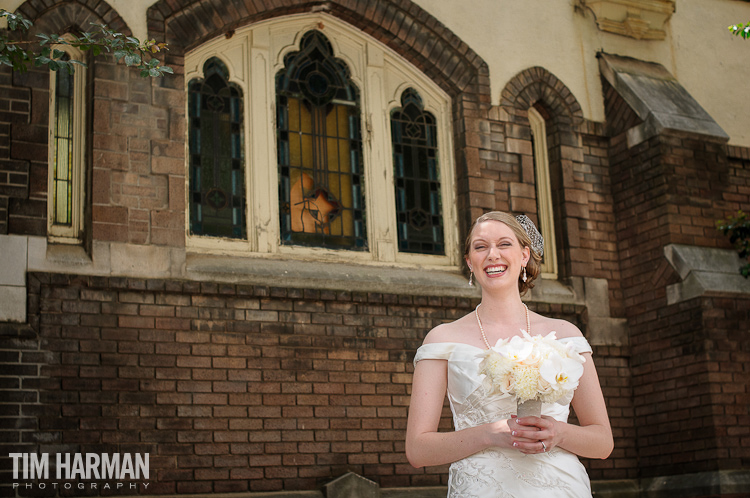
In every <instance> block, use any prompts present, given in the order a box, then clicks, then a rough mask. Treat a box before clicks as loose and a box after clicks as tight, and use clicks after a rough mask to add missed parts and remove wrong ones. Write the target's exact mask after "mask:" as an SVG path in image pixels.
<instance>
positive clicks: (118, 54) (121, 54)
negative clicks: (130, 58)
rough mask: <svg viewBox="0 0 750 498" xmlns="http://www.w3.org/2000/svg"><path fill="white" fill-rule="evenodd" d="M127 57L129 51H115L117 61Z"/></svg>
mask: <svg viewBox="0 0 750 498" xmlns="http://www.w3.org/2000/svg"><path fill="white" fill-rule="evenodd" d="M126 55H128V51H127V50H115V59H117V60H118V61H119V60H120V59H122V58H123V57H125V56H126Z"/></svg>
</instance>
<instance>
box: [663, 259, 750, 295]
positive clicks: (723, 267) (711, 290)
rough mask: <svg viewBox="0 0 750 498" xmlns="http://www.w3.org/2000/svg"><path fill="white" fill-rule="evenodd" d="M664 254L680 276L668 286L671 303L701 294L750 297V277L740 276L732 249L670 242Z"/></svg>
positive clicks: (738, 264) (739, 263)
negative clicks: (679, 279)
mask: <svg viewBox="0 0 750 498" xmlns="http://www.w3.org/2000/svg"><path fill="white" fill-rule="evenodd" d="M664 257H665V258H666V259H667V261H668V262H669V264H670V265H672V267H673V268H674V269H675V271H676V272H677V274H678V275H679V276H680V278H681V279H682V282H678V283H676V284H672V285H669V286H667V303H668V304H670V305H671V304H676V303H681V302H683V301H687V300H689V299H693V298H696V297H701V296H719V297H721V296H737V295H741V296H750V279H747V278H744V277H743V276H742V275H740V266H741V261H740V259H739V256H738V255H737V253H736V252H735V251H733V250H731V249H715V248H711V247H697V246H688V245H680V244H669V245H667V246H665V247H664Z"/></svg>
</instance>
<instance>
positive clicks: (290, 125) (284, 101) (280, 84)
mask: <svg viewBox="0 0 750 498" xmlns="http://www.w3.org/2000/svg"><path fill="white" fill-rule="evenodd" d="M360 119H361V118H360V104H359V90H358V89H357V87H356V86H355V85H354V84H353V83H352V81H351V80H350V77H349V68H348V67H347V66H346V64H345V63H344V62H343V61H341V60H339V59H336V58H335V57H334V54H333V48H332V46H331V44H330V42H329V41H328V39H327V38H326V37H325V36H324V35H323V34H322V33H321V32H320V31H315V30H314V31H309V32H307V33H306V34H305V35H304V36H303V37H302V39H301V42H300V50H299V51H297V52H292V53H290V54H288V55H287V56H286V57H285V59H284V69H282V70H281V71H280V72H279V73H278V74H277V75H276V126H277V128H276V134H277V151H278V168H279V208H280V209H279V211H280V224H281V234H280V235H281V237H280V238H281V243H282V244H295V245H308V246H318V247H328V248H338V249H355V250H364V249H366V248H367V235H366V225H365V205H364V204H365V199H364V181H363V179H364V174H363V170H362V137H361V132H360Z"/></svg>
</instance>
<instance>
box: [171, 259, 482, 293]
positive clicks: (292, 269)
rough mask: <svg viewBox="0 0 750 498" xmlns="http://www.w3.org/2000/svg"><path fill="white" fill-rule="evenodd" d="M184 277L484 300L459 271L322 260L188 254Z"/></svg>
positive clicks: (280, 285)
mask: <svg viewBox="0 0 750 498" xmlns="http://www.w3.org/2000/svg"><path fill="white" fill-rule="evenodd" d="M185 276H186V277H187V278H189V279H191V280H210V281H216V280H219V281H225V282H230V283H243V284H252V285H270V286H277V287H297V288H304V289H326V290H348V291H357V292H387V293H390V294H413V295H414V294H416V295H423V296H450V297H463V298H475V299H478V298H479V297H480V291H479V289H477V288H476V287H469V285H468V281H467V279H466V277H465V276H463V275H462V274H461V273H459V272H458V271H457V270H456V271H449V270H436V269H428V268H414V267H413V266H410V267H391V266H371V265H363V264H352V263H328V262H323V261H295V260H283V259H267V258H251V257H229V256H213V255H196V254H188V255H187V258H186V265H185Z"/></svg>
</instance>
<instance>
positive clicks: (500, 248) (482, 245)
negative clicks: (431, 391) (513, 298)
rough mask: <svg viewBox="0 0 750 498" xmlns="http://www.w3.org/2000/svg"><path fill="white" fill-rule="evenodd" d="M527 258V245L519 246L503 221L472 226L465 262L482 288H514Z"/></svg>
mask: <svg viewBox="0 0 750 498" xmlns="http://www.w3.org/2000/svg"><path fill="white" fill-rule="evenodd" d="M528 260H529V248H528V247H521V244H520V242H519V241H518V238H517V237H516V234H515V233H514V232H513V230H511V228H510V227H509V226H508V225H506V224H505V223H502V222H500V221H494V220H489V221H484V222H482V223H480V224H478V225H476V226H475V227H474V232H473V233H472V235H471V244H469V255H468V257H467V258H466V263H467V264H468V266H469V268H470V269H471V271H473V272H474V278H475V279H476V280H477V282H478V283H479V285H481V286H482V288H484V289H491V288H495V287H503V286H506V285H513V286H515V287H516V288H518V277H519V275H520V274H521V269H522V268H523V267H524V266H526V263H527V262H528Z"/></svg>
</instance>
